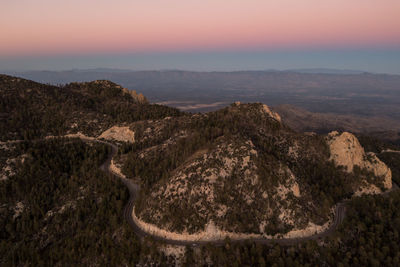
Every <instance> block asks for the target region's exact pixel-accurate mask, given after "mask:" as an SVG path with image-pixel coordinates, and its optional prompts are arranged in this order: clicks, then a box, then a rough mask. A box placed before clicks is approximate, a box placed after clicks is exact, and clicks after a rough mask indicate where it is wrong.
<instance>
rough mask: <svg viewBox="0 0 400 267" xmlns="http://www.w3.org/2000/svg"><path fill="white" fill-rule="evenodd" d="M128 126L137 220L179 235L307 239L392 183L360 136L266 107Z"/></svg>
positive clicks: (127, 164)
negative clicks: (296, 126)
mask: <svg viewBox="0 0 400 267" xmlns="http://www.w3.org/2000/svg"><path fill="white" fill-rule="evenodd" d="M130 129H131V130H132V131H134V132H135V138H136V139H135V145H134V146H133V150H132V151H130V152H128V153H127V154H126V155H121V158H120V161H119V165H120V166H122V169H123V172H124V173H125V175H126V176H127V177H131V178H132V179H136V180H138V181H139V183H140V186H141V195H140V197H139V199H138V202H137V203H136V205H135V213H134V215H133V216H135V219H136V220H137V222H138V223H139V224H140V225H141V226H142V227H143V228H144V229H147V230H148V231H150V232H151V233H154V234H156V235H161V236H167V237H169V238H172V239H184V240H214V239H218V238H224V237H225V236H228V237H230V238H237V237H246V236H248V237H270V238H272V237H275V238H276V237H279V236H284V237H299V236H307V235H310V234H313V233H314V232H323V231H324V230H326V228H327V226H328V225H329V222H330V221H331V220H333V217H332V216H333V210H334V205H335V204H337V203H338V202H340V201H341V200H343V199H344V198H347V197H351V196H352V195H361V194H363V193H378V192H381V191H382V190H383V191H384V190H387V189H389V188H391V187H392V182H391V171H390V169H389V168H388V167H387V166H386V165H385V164H384V163H382V162H381V161H380V160H379V159H378V158H377V157H376V156H375V154H373V153H366V152H365V151H364V149H363V148H362V147H361V145H360V143H359V142H358V140H357V138H356V137H355V136H354V135H352V134H350V133H342V134H339V133H337V132H336V133H331V134H330V135H328V136H319V135H315V134H313V135H307V134H301V133H297V132H295V131H293V130H291V129H290V128H289V127H288V126H286V125H285V124H284V122H283V121H281V118H280V116H279V115H278V114H277V113H275V112H273V111H271V110H270V109H269V107H268V106H266V105H263V104H259V103H258V104H257V103H256V104H240V103H236V104H232V105H231V106H230V107H227V108H224V109H221V110H218V111H215V112H210V113H206V114H195V115H186V116H182V117H175V118H167V119H164V120H157V121H152V122H137V123H134V124H132V125H131V126H130ZM243 211H246V212H243Z"/></svg>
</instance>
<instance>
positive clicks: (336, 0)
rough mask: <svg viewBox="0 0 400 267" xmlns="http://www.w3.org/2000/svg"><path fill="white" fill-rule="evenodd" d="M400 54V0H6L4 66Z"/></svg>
mask: <svg viewBox="0 0 400 267" xmlns="http://www.w3.org/2000/svg"><path fill="white" fill-rule="evenodd" d="M246 55H247V56H246ZM280 57H282V62H280V61H279V58H280ZM157 58H159V61H158V62H157ZM206 58H209V61H208V62H207V61H206V60H205V59H206ZM340 58H343V62H342V63H341V62H340ZM196 60H200V63H198V64H196ZM220 61H224V63H223V62H220ZM227 62H230V64H228V63H227ZM241 62H242V63H243V66H241V65H240V64H241ZM279 62H280V64H277V63H279ZM397 62H400V1H399V0H380V1H378V0H350V1H349V0H324V1H321V0H302V1H299V0H269V1H262V0H246V1H243V0H202V1H199V0H197V1H194V0H168V1H167V0H146V1H137V0H136V1H135V0H113V1H111V0H79V1H78V0H68V1H62V0H2V1H1V9H0V69H46V68H56V69H65V68H66V69H71V68H91V67H116V68H118V67H120V68H130V69H149V68H150V69H157V68H183V69H185V68H186V69H196V66H197V67H198V69H201V70H207V68H209V69H210V70H215V69H227V70H229V69H244V68H248V69H257V68H258V69H260V68H264V69H267V68H298V67H301V66H304V67H335V68H357V69H362V70H370V71H377V72H391V73H400V65H399V63H397ZM302 63H303V65H302ZM277 65H279V66H277Z"/></svg>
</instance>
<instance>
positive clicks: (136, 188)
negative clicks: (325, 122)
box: [0, 75, 400, 266]
mask: <svg viewBox="0 0 400 267" xmlns="http://www.w3.org/2000/svg"><path fill="white" fill-rule="evenodd" d="M294 112H296V111H294ZM0 114H1V119H0V140H1V141H0V227H1V229H2V231H0V255H1V257H0V265H2V266H3V265H4V266H13V265H18V266H19V265H21V266H22V265H35V266H36V265H37V266H41V265H62V266H64V265H67V266H76V265H78V266H80V265H85V266H86V265H89V266H108V265H113V266H114V265H118V266H120V265H122V266H136V265H140V266H144V265H167V266H170V265H188V266H193V265H194V266H196V265H199V266H200V265H201V266H204V265H218V266H219V265H221V266H222V265H227V264H228V263H234V264H236V263H237V265H239V266H240V265H249V266H253V265H256V266H258V265H260V266H263V265H273V264H278V263H279V264H281V263H282V264H286V265H288V266H293V265H296V264H297V263H298V264H299V265H300V264H301V265H312V266H318V265H335V264H337V263H343V265H345V264H349V263H356V262H358V263H360V264H362V265H379V264H385V265H387V266H391V265H395V266H396V265H398V264H397V263H398V262H400V253H399V248H398V246H397V244H398V243H399V242H398V241H399V240H398V229H399V227H400V224H399V222H400V215H399V213H398V205H399V203H400V193H399V191H398V190H397V189H396V188H397V187H396V184H395V183H396V182H397V183H398V182H399V181H400V177H399V174H400V168H399V166H400V165H399V160H400V158H399V156H400V154H398V151H400V147H399V146H397V145H395V144H390V145H389V144H388V143H386V142H385V141H382V140H377V139H375V138H373V137H370V136H362V135H357V136H355V135H353V134H351V133H349V132H337V131H336V132H335V131H334V132H330V133H322V131H321V133H320V134H317V133H310V132H309V133H303V131H296V130H293V129H292V128H291V127H290V126H289V125H288V124H287V122H286V118H290V116H287V115H286V114H279V113H277V112H276V110H273V109H271V108H269V106H267V105H264V104H262V103H249V104H242V103H240V102H235V103H233V104H230V105H229V106H227V107H225V108H222V109H219V110H216V111H213V112H208V113H199V114H192V113H185V112H180V111H178V110H177V109H175V108H171V107H166V106H162V105H155V104H150V103H148V101H146V98H145V97H144V96H143V95H140V94H138V93H133V92H131V91H129V90H127V89H125V88H124V87H122V86H119V85H118V84H115V83H113V82H110V81H107V80H96V81H93V82H80V83H70V84H66V85H63V86H53V85H45V84H39V83H36V82H33V81H29V80H24V79H22V78H17V77H11V76H6V75H2V76H0ZM300 118H301V119H302V120H303V121H304V123H305V124H306V123H307V117H300ZM288 122H289V120H288ZM293 125H298V126H299V127H300V126H301V125H300V123H298V124H293ZM388 166H389V167H388ZM124 177H126V178H124ZM392 179H393V181H394V182H395V183H393V184H392ZM128 189H129V190H128ZM293 238H297V239H293ZM238 239H240V241H238ZM242 239H244V240H242ZM281 244H283V245H284V246H281ZM369 244H373V246H372V245H369ZM389 246H390V249H389ZM367 254H368V255H376V256H372V257H368V258H366V257H365V255H367Z"/></svg>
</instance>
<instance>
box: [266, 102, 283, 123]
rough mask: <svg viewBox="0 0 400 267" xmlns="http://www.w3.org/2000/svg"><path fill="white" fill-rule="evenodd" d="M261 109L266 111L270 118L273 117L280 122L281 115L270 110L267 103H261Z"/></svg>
mask: <svg viewBox="0 0 400 267" xmlns="http://www.w3.org/2000/svg"><path fill="white" fill-rule="evenodd" d="M262 108H263V111H264V112H265V113H267V114H268V115H269V116H270V117H271V118H274V119H275V120H277V121H279V122H281V121H282V119H281V116H279V114H278V113H276V112H274V111H272V110H271V109H270V108H269V107H268V106H267V105H262Z"/></svg>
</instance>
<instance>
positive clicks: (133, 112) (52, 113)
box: [0, 75, 180, 141]
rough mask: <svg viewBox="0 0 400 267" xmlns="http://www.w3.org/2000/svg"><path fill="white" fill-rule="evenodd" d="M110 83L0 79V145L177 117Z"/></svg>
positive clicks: (95, 134) (171, 109) (99, 130)
mask: <svg viewBox="0 0 400 267" xmlns="http://www.w3.org/2000/svg"><path fill="white" fill-rule="evenodd" d="M177 115H180V112H179V111H178V110H176V109H174V108H169V107H165V106H160V105H153V104H148V102H147V100H146V98H145V97H144V96H143V95H142V94H137V93H136V92H134V91H129V90H127V89H126V88H123V87H121V86H119V85H117V84H115V83H112V82H110V81H104V80H98V81H93V82H85V83H70V84H67V85H65V86H51V85H45V84H40V83H36V82H33V81H29V80H25V79H21V78H16V77H11V76H6V75H0V140H1V141H5V140H14V139H32V138H37V137H44V136H49V135H65V134H71V133H77V132H82V133H85V134H87V135H92V136H97V135H99V134H101V133H102V132H103V131H105V130H106V129H108V128H110V127H112V126H114V125H116V124H124V123H125V124H126V123H130V122H134V121H138V120H145V119H157V118H163V117H166V116H177Z"/></svg>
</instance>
